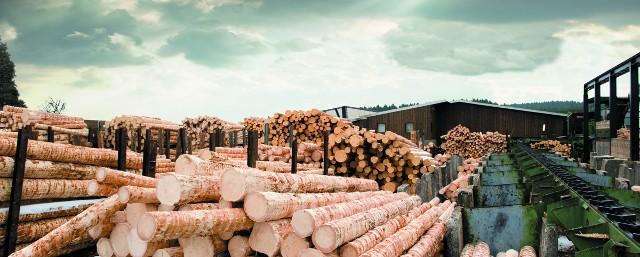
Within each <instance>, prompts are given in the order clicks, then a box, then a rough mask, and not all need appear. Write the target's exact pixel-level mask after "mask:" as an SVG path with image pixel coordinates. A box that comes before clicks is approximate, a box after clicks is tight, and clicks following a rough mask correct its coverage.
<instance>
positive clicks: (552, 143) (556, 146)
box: [530, 140, 571, 157]
mask: <svg viewBox="0 0 640 257" xmlns="http://www.w3.org/2000/svg"><path fill="white" fill-rule="evenodd" d="M530 146H531V148H533V149H540V150H548V151H552V152H554V153H559V154H560V155H562V156H565V157H568V156H571V145H570V144H562V143H560V141H558V140H543V141H540V142H536V143H533V144H531V145H530Z"/></svg>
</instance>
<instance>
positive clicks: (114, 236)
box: [109, 223, 131, 257]
mask: <svg viewBox="0 0 640 257" xmlns="http://www.w3.org/2000/svg"><path fill="white" fill-rule="evenodd" d="M129 231H131V226H130V225H129V224H128V223H118V224H116V225H115V226H114V227H113V229H112V230H111V235H109V239H110V240H111V247H112V248H113V254H114V255H115V256H117V257H127V256H128V255H129Z"/></svg>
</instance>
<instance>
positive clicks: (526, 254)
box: [496, 245, 536, 257]
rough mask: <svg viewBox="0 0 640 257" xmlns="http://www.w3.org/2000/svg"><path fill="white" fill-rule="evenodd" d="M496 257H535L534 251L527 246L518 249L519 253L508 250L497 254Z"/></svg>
mask: <svg viewBox="0 0 640 257" xmlns="http://www.w3.org/2000/svg"><path fill="white" fill-rule="evenodd" d="M496 256H500V257H536V250H535V249H534V248H533V247H531V246H529V245H525V246H523V247H522V248H521V249H520V252H518V251H516V250H514V249H509V250H507V251H505V252H499V253H498V254H497V255H496Z"/></svg>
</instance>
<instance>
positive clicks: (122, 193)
mask: <svg viewBox="0 0 640 257" xmlns="http://www.w3.org/2000/svg"><path fill="white" fill-rule="evenodd" d="M89 186H91V184H89ZM118 201H120V202H121V203H128V202H129V190H128V189H127V187H120V188H119V189H118Z"/></svg>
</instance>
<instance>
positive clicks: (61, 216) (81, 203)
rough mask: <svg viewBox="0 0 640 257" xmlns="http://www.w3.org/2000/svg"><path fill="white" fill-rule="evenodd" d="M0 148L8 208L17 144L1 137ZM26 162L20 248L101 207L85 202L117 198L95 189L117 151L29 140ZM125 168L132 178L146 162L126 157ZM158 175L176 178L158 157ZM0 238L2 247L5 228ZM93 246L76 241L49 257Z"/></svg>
mask: <svg viewBox="0 0 640 257" xmlns="http://www.w3.org/2000/svg"><path fill="white" fill-rule="evenodd" d="M0 146H2V147H0V189H1V190H0V202H2V204H3V205H5V206H6V205H7V202H8V201H9V200H10V195H11V189H12V186H11V184H12V176H13V172H14V168H15V160H14V158H13V156H14V155H15V153H16V146H17V142H16V138H10V137H0ZM27 157H28V158H29V159H27V160H26V162H25V170H24V180H23V182H22V183H23V189H22V203H24V204H28V205H23V206H22V208H21V211H20V217H19V224H18V231H19V232H18V241H17V243H18V246H17V247H18V248H23V247H25V246H26V245H25V244H28V243H30V242H33V241H35V240H37V239H39V238H42V237H43V236H45V235H46V234H47V233H49V232H50V231H52V230H54V229H56V228H57V227H60V226H62V225H63V224H65V223H66V222H68V221H71V220H74V219H76V218H74V217H73V216H75V215H77V214H79V213H81V212H82V211H84V210H85V209H87V208H89V207H90V206H91V205H93V204H95V203H97V202H99V200H81V199H83V198H87V197H96V196H104V195H110V194H111V193H113V192H115V191H114V188H106V187H96V185H95V182H94V180H97V179H98V180H99V179H101V174H102V173H101V170H102V169H105V167H111V168H114V167H116V166H117V152H116V151H113V150H110V149H100V148H89V147H81V146H70V145H67V144H58V143H49V142H41V141H33V140H30V141H29V145H28V147H27ZM126 166H127V169H128V170H129V172H131V173H128V174H134V173H140V169H141V168H142V156H141V155H140V154H136V153H133V152H130V153H128V154H127V160H126ZM156 169H157V170H158V172H172V171H173V170H174V167H173V164H172V163H171V162H169V160H167V159H162V158H160V157H158V159H157V164H156ZM123 173H124V172H123ZM116 189H117V188H116ZM61 200H62V201H61ZM38 202H48V203H45V204H37V203H38ZM33 203H36V204H33ZM7 212H8V208H5V209H0V223H1V224H6V223H7V219H8V218H7ZM0 235H1V236H0V237H1V238H0V242H2V243H4V235H5V230H4V228H2V229H0ZM94 243H95V242H93V241H92V240H91V238H89V237H88V236H87V237H78V238H74V240H73V241H72V242H70V245H69V247H68V248H64V249H62V248H58V249H53V250H52V252H49V253H48V255H49V256H56V255H60V254H66V253H69V251H74V250H78V249H81V248H85V247H87V246H89V245H91V244H94Z"/></svg>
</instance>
